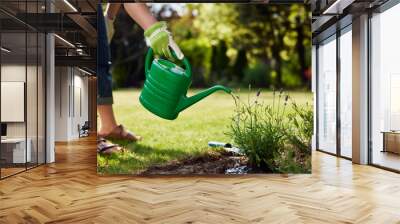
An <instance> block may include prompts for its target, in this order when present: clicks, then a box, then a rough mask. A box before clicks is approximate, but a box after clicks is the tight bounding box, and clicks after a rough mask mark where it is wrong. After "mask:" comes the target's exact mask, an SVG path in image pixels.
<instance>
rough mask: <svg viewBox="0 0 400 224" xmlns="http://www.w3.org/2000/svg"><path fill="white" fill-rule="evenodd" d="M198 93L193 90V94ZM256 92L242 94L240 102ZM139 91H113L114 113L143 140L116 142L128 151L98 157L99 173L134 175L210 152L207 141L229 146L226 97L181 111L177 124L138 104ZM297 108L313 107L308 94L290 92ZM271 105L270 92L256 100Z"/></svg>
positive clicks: (218, 96) (230, 106)
mask: <svg viewBox="0 0 400 224" xmlns="http://www.w3.org/2000/svg"><path fill="white" fill-rule="evenodd" d="M197 91H199V90H193V91H191V92H190V93H189V95H192V94H193V93H195V92H197ZM255 92H256V91H251V92H249V91H241V92H240V93H238V92H235V94H239V96H240V98H241V99H242V100H247V99H248V96H250V99H251V98H252V97H254V96H255V94H256V93H255ZM139 94H140V90H138V89H124V90H117V91H114V101H115V104H114V109H115V113H116V116H117V120H118V122H119V123H121V124H123V125H124V126H125V127H126V128H127V129H129V130H131V131H133V132H135V133H137V134H138V135H141V136H143V137H144V138H143V140H142V141H141V142H139V143H137V144H134V143H129V144H128V143H126V142H121V141H119V142H116V143H119V144H120V145H122V146H124V147H126V148H127V151H126V152H125V153H121V154H118V155H113V156H110V157H104V156H98V157H97V159H98V171H99V172H100V173H105V174H132V173H133V174H134V173H137V172H139V171H140V170H144V169H146V168H147V167H149V166H150V165H154V164H161V163H165V162H168V161H171V160H175V159H182V158H184V157H187V156H191V155H196V154H201V153H203V152H206V151H207V150H211V148H209V147H208V146H207V143H208V142H209V141H221V142H231V139H229V137H228V136H227V135H225V133H226V132H227V131H228V126H229V123H230V119H231V117H232V115H233V110H234V108H235V105H234V101H233V99H232V97H231V96H230V95H229V94H226V93H223V92H218V93H215V94H213V95H211V96H209V97H207V98H205V99H204V100H202V101H200V102H199V103H197V104H195V105H193V106H192V107H189V108H188V109H186V110H184V111H183V112H182V113H181V114H180V115H179V116H178V118H177V119H176V120H173V121H168V120H164V119H161V118H159V117H157V116H155V115H153V114H151V113H150V112H148V111H147V110H146V109H144V108H143V107H142V106H141V105H140V103H139V100H138V98H139ZM289 95H290V96H291V97H292V98H294V99H295V100H296V102H297V103H298V104H303V103H306V102H308V103H312V94H311V93H309V92H289ZM260 99H261V100H264V102H265V103H270V102H271V103H272V92H271V91H267V90H265V91H262V92H261V95H260V97H259V100H260Z"/></svg>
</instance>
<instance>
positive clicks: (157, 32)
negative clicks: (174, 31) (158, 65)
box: [144, 21, 184, 60]
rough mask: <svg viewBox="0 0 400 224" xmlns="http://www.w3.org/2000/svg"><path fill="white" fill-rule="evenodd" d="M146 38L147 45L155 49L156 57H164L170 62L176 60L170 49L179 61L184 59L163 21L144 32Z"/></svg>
mask: <svg viewBox="0 0 400 224" xmlns="http://www.w3.org/2000/svg"><path fill="white" fill-rule="evenodd" d="M144 36H145V37H146V43H147V45H148V46H150V47H151V48H153V51H154V54H155V55H162V56H164V57H166V58H168V59H170V60H174V57H173V56H172V53H171V50H170V49H169V48H171V49H172V50H173V51H174V53H175V55H176V57H177V58H178V59H179V60H182V59H183V57H184V55H183V53H182V51H181V49H179V47H178V45H177V44H176V43H175V41H174V40H173V39H172V35H171V33H170V32H169V31H168V30H167V23H166V22H164V21H162V22H157V23H155V24H153V25H152V26H151V27H149V28H148V29H146V30H145V31H144Z"/></svg>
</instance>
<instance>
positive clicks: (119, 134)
mask: <svg viewBox="0 0 400 224" xmlns="http://www.w3.org/2000/svg"><path fill="white" fill-rule="evenodd" d="M98 136H99V137H100V138H105V139H116V140H128V141H133V142H136V141H140V140H142V137H141V136H139V135H135V134H134V133H132V132H130V131H128V130H126V129H125V127H124V126H122V124H121V125H118V126H117V127H115V128H114V130H112V131H111V132H110V133H108V134H106V135H99V134H98Z"/></svg>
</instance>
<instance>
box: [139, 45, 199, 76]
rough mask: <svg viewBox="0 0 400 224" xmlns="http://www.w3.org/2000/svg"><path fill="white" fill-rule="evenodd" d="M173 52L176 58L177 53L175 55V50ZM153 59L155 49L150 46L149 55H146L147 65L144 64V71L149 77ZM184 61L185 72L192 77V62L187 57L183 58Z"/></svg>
mask: <svg viewBox="0 0 400 224" xmlns="http://www.w3.org/2000/svg"><path fill="white" fill-rule="evenodd" d="M171 52H172V55H173V56H174V57H175V58H177V57H176V55H175V52H174V51H171ZM152 61H153V49H152V48H151V47H149V50H148V51H147V55H146V62H145V65H144V73H145V75H146V77H147V74H148V71H149V70H150V66H151V62H152ZM182 61H183V64H184V65H185V74H186V76H187V77H188V78H191V77H192V66H190V63H189V61H188V60H187V58H186V57H184V58H183V59H182Z"/></svg>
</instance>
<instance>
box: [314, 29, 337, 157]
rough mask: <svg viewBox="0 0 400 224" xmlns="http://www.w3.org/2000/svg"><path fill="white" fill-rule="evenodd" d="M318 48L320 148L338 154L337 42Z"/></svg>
mask: <svg viewBox="0 0 400 224" xmlns="http://www.w3.org/2000/svg"><path fill="white" fill-rule="evenodd" d="M335 38H336V37H335V36H333V37H332V38H330V40H328V41H327V42H326V43H323V44H321V45H320V46H319V48H318V112H319V114H318V138H319V139H318V147H319V149H320V150H324V151H327V152H331V153H336V40H335Z"/></svg>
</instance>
